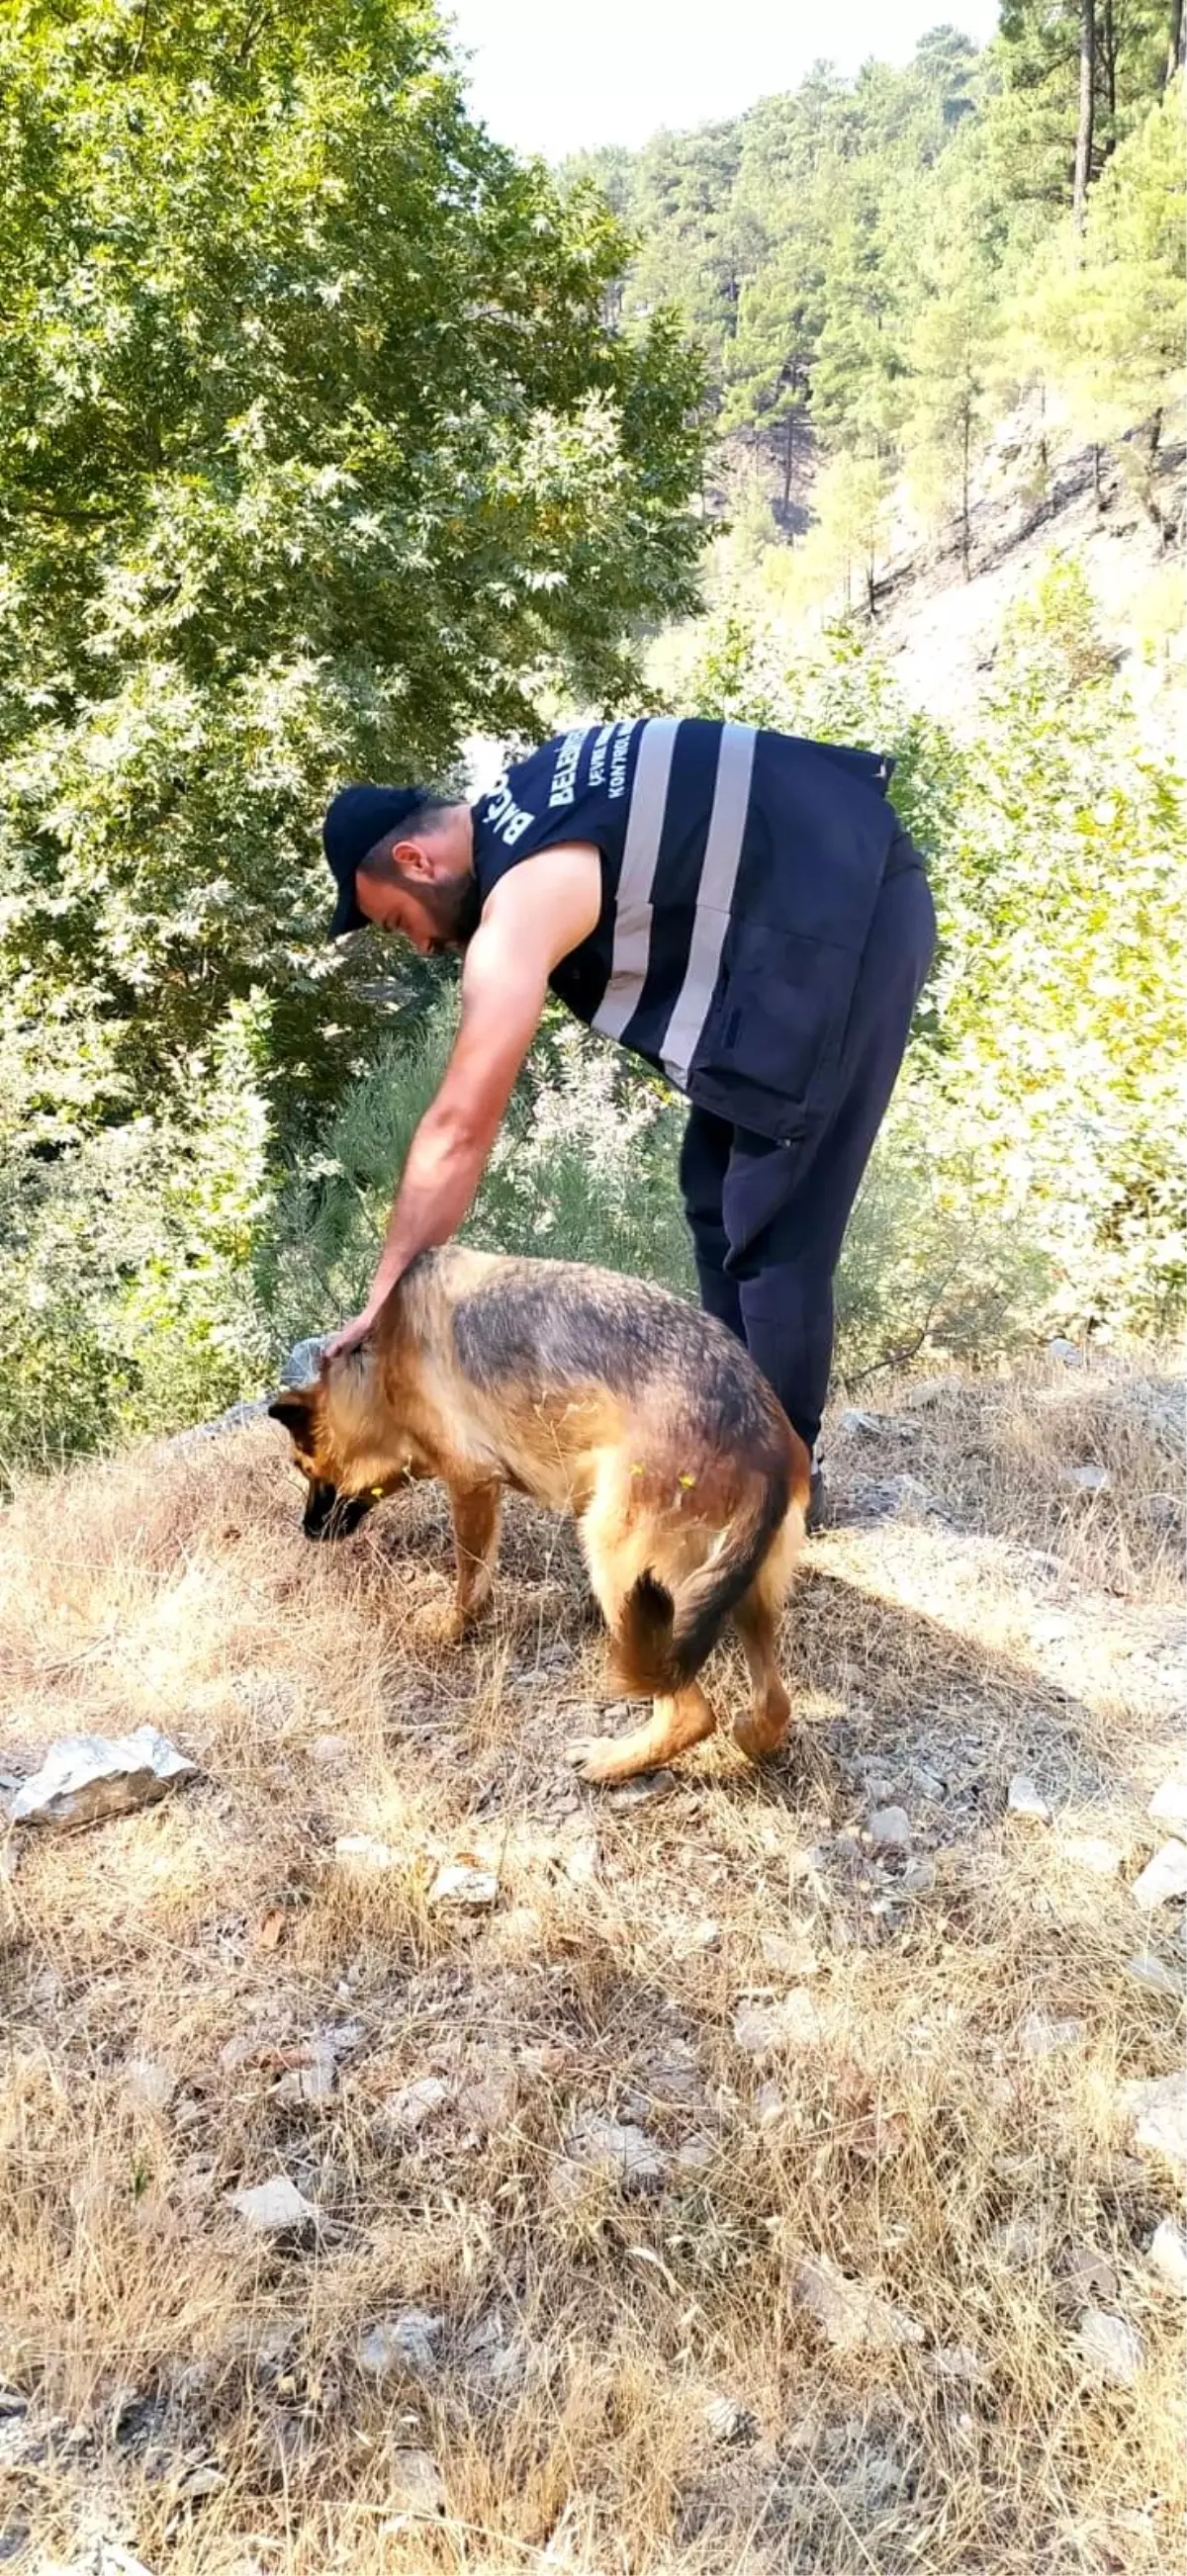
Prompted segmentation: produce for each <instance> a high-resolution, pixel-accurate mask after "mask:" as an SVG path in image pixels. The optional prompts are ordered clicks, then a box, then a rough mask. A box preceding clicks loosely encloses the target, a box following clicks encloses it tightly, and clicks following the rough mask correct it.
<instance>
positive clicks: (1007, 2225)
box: [989, 2218, 1042, 2272]
mask: <svg viewBox="0 0 1187 2576" xmlns="http://www.w3.org/2000/svg"><path fill="white" fill-rule="evenodd" d="M989 2242H990V2244H991V2245H992V2247H993V2250H994V2253H995V2254H996V2255H997V2256H998V2258H999V2260H1000V2261H1001V2262H1002V2263H1004V2264H1005V2266H1006V2269H1007V2271H1010V2272H1024V2271H1026V2269H1027V2267H1028V2265H1029V2264H1031V2263H1035V2262H1037V2260H1038V2256H1039V2251H1040V2248H1041V2245H1042V2238H1041V2236H1040V2234H1039V2231H1038V2228H1037V2227H1036V2226H1035V2223H1034V2220H1033V2219H1032V2218H1007V2219H1003V2221H1002V2223H1001V2225H1000V2226H999V2227H995V2228H994V2229H993V2231H992V2233H991V2235H990V2239H989Z"/></svg>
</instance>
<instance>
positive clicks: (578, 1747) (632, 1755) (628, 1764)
mask: <svg viewBox="0 0 1187 2576" xmlns="http://www.w3.org/2000/svg"><path fill="white" fill-rule="evenodd" d="M716 1724H717V1716H716V1712H715V1710H714V1709H713V1708H712V1707H711V1705H710V1703H709V1701H708V1700H707V1699H706V1697H705V1694H704V1692H703V1690H702V1689H701V1686H700V1683H699V1682H689V1683H688V1684H687V1685H686V1687H685V1688H684V1689H683V1690H682V1691H677V1692H676V1695H675V1697H674V1698H673V1699H657V1700H656V1702H655V1705H654V1708H653V1711H652V1714H651V1716H650V1717H649V1718H648V1720H647V1723H646V1725H645V1726H637V1727H636V1728H635V1729H634V1732H633V1733H632V1734H630V1735H587V1736H583V1737H581V1738H580V1740H579V1741H578V1742H577V1743H575V1744H567V1745H566V1746H565V1753H566V1756H567V1758H568V1760H569V1761H570V1762H571V1763H572V1765H573V1768H574V1770H575V1771H576V1773H577V1775H578V1778H579V1779H582V1780H590V1781H594V1780H600V1781H611V1780H629V1779H630V1778H631V1776H632V1774H633V1773H634V1772H636V1771H653V1770H654V1769H655V1767H656V1764H657V1763H659V1762H670V1761H671V1760H672V1759H673V1757H674V1755H675V1754H677V1753H686V1752H687V1751H688V1748H689V1745H690V1744H699V1743H700V1742H701V1740H702V1738H703V1737H704V1736H706V1735H712V1733H713V1729H714V1727H715V1726H716Z"/></svg>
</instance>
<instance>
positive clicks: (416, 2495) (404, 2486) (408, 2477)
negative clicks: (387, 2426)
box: [379, 2449, 445, 2540]
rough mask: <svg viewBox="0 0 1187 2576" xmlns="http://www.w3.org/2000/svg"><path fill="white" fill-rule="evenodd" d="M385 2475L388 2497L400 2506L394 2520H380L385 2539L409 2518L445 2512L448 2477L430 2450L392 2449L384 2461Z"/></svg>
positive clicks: (380, 2528) (424, 2519)
mask: <svg viewBox="0 0 1187 2576" xmlns="http://www.w3.org/2000/svg"><path fill="white" fill-rule="evenodd" d="M384 2475H385V2479H386V2483H387V2491H388V2498H389V2501H390V2502H391V2503H392V2504H393V2505H395V2506H396V2507H397V2514H396V2517H395V2519H394V2520H392V2521H388V2522H381V2523H380V2526H379V2537H380V2539H381V2540H392V2539H395V2538H396V2537H397V2536H398V2534H399V2532H400V2530H401V2528H402V2525H403V2523H405V2522H406V2521H409V2520H416V2521H427V2520H429V2519H430V2518H435V2517H436V2516H437V2515H438V2514H442V2513H444V2511H445V2481H444V2479H443V2478H442V2475H441V2471H440V2469H439V2468H438V2466H437V2463H436V2461H435V2459H433V2457H432V2455H431V2453H430V2452H428V2451H412V2450H403V2449H402V2450H398V2451H391V2452H389V2454H388V2456H387V2459H386V2460H385V2462H384Z"/></svg>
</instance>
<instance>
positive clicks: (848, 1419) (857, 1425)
mask: <svg viewBox="0 0 1187 2576" xmlns="http://www.w3.org/2000/svg"><path fill="white" fill-rule="evenodd" d="M840 1427H841V1430H842V1431H845V1432H848V1434H849V1436H850V1438H851V1439H858V1440H876V1439H877V1437H878V1434H879V1432H880V1431H881V1429H882V1420H881V1416H880V1415H879V1414H877V1413H863V1412H862V1410H861V1407H860V1406H859V1405H856V1404H847V1405H846V1406H845V1409H844V1412H843V1413H842V1415H841V1422H840Z"/></svg>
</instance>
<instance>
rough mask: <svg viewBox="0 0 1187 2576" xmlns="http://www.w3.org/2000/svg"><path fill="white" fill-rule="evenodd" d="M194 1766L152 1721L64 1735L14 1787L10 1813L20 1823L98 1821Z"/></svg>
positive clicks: (148, 1797) (145, 1801)
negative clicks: (119, 1730) (118, 1730)
mask: <svg viewBox="0 0 1187 2576" xmlns="http://www.w3.org/2000/svg"><path fill="white" fill-rule="evenodd" d="M197 1768H198V1766H197V1763H196V1762H191V1761H190V1760H189V1759H188V1757H187V1756H186V1755H185V1754H184V1753H179V1752H178V1750H177V1747H176V1745H175V1744H170V1742H169V1739H168V1737H167V1736H165V1735H159V1734H158V1733H157V1730H156V1728H155V1726H138V1727H137V1728H136V1729H135V1731H134V1733H133V1734H131V1735H113V1736H104V1735H64V1736H62V1737H60V1738H59V1740H58V1742H57V1743H56V1744H51V1746H50V1748H49V1751H48V1752H47V1754H46V1756H45V1759H44V1761H43V1762H42V1765H41V1769H40V1770H39V1771H35V1772H34V1774H33V1777H32V1779H31V1780H26V1781H25V1783H24V1786H23V1787H22V1788H20V1789H18V1791H17V1794H16V1796H15V1798H14V1799H13V1801H12V1806H11V1809H10V1811H9V1812H10V1814H11V1817H12V1821H13V1823H14V1824H19V1825H60V1826H70V1827H73V1826H79V1825H97V1824H102V1823H103V1822H104V1820H105V1819H106V1818H107V1817H108V1816H125V1815H128V1814H129V1813H130V1812H131V1810H132V1809H134V1808H136V1807H147V1806H152V1805H153V1804H154V1803H155V1801H156V1800H157V1799H158V1798H163V1797H164V1796H165V1794H166V1792H167V1791H168V1790H169V1789H171V1788H172V1787H173V1785H174V1783H175V1781H178V1780H188V1779H191V1778H192V1777H193V1776H194V1774H195V1773H196V1771H197Z"/></svg>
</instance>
